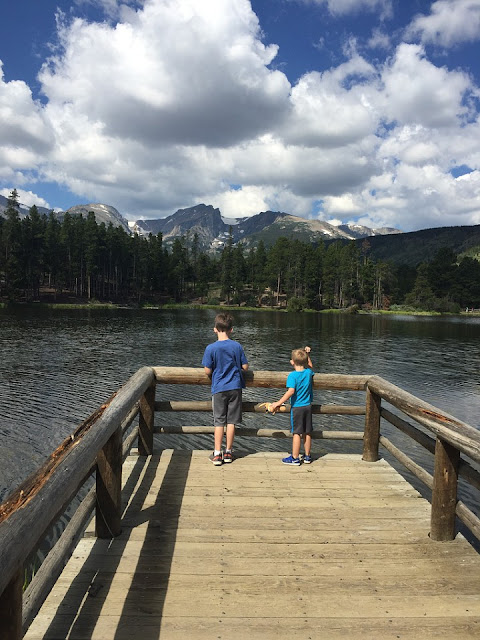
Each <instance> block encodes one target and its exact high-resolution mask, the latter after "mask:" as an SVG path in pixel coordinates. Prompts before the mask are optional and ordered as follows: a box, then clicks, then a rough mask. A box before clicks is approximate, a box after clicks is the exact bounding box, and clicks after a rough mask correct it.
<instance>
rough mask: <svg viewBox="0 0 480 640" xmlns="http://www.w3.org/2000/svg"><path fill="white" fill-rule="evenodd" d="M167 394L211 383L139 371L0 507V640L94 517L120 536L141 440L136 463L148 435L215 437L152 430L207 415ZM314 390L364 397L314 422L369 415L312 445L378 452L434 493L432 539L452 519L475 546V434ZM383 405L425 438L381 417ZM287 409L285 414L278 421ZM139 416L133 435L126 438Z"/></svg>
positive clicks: (379, 392)
mask: <svg viewBox="0 0 480 640" xmlns="http://www.w3.org/2000/svg"><path fill="white" fill-rule="evenodd" d="M288 373H289V372H274V371H248V372H247V373H246V385H247V387H257V388H282V387H284V386H285V383H286V379H287V375H288ZM169 384H188V385H209V384H210V380H209V378H208V377H207V376H206V375H205V373H204V370H203V369H198V368H188V367H143V368H142V369H140V370H139V371H137V373H136V374H134V375H133V376H132V377H131V378H130V380H128V382H127V383H126V384H125V385H124V386H123V387H122V388H121V389H120V390H119V391H118V392H117V393H116V394H115V395H114V396H112V398H111V399H110V400H109V401H108V402H107V403H106V404H105V405H103V406H102V407H101V408H100V409H99V410H98V411H97V412H95V413H94V414H92V416H90V418H88V419H87V420H86V421H85V422H84V423H82V425H80V427H79V428H78V429H77V430H76V431H75V433H74V434H72V436H71V437H70V438H68V439H67V440H66V441H65V442H64V443H62V445H61V446H60V447H59V448H58V449H57V450H56V451H55V452H54V453H53V454H52V456H50V458H49V459H48V461H47V463H46V464H45V465H43V466H42V468H41V469H39V471H38V472H37V473H35V474H34V475H33V476H32V477H31V478H29V480H28V481H27V482H25V483H23V484H22V486H21V487H19V489H18V490H16V491H15V492H14V493H13V494H12V495H11V496H9V498H8V499H7V500H6V501H5V502H4V503H3V504H2V505H0V640H7V639H8V640H19V639H20V638H21V637H22V633H24V632H25V630H26V629H27V628H28V626H29V624H30V623H31V621H32V620H33V618H34V617H35V615H36V613H37V612H38V610H39V608H40V606H41V604H42V602H43V601H44V599H45V598H46V596H47V595H48V592H49V590H50V589H51V587H52V586H53V584H54V582H55V581H56V579H57V577H58V576H59V575H60V572H61V570H62V568H63V566H64V565H65V564H66V561H67V560H68V557H69V556H70V555H71V553H72V551H73V549H74V546H75V544H76V542H77V541H78V539H79V538H80V537H81V535H82V532H83V530H84V527H85V526H86V522H87V521H88V519H89V518H90V517H91V513H92V511H93V510H94V509H95V510H96V534H97V535H98V536H99V537H114V536H116V535H118V534H119V533H120V531H121V519H120V518H121V515H120V514H121V502H120V489H121V467H122V461H123V459H124V458H125V457H126V455H128V452H129V450H130V448H131V446H132V444H133V443H134V441H135V440H136V439H137V438H138V449H139V454H140V455H143V456H146V455H149V454H151V453H153V443H154V437H153V436H154V433H182V434H199V433H212V432H213V427H206V426H170V427H166V426H163V427H155V425H154V414H155V411H157V412H167V413H168V412H174V411H186V412H191V411H195V412H199V411H211V403H210V402H209V401H176V400H168V399H164V398H163V397H162V398H161V399H160V400H157V401H156V399H155V390H156V387H157V386H161V385H169ZM314 388H315V389H316V390H338V391H364V392H365V404H364V405H344V404H338V405H337V404H328V405H325V404H321V405H320V404H314V408H313V411H314V413H315V414H323V415H333V414H336V415H344V416H345V415H346V416H353V415H365V427H364V431H358V430H349V431H334V430H327V431H325V430H321V429H318V428H317V429H316V430H315V431H314V433H313V437H314V438H317V439H318V438H323V439H348V440H363V459H364V460H366V461H370V462H372V461H376V460H378V458H379V447H380V445H382V446H383V447H384V448H385V449H386V450H387V451H389V452H390V453H391V454H392V455H393V456H394V457H395V458H396V459H397V460H399V461H400V462H401V463H402V464H403V465H404V466H405V467H406V468H407V469H409V471H410V472H412V473H413V474H414V475H415V476H416V477H417V478H419V479H420V480H421V481H422V482H423V483H424V484H425V485H426V486H427V487H428V488H430V489H431V490H432V512H431V530H430V537H431V538H432V539H434V540H450V539H452V538H453V537H454V536H455V517H456V516H458V517H459V518H460V519H461V520H462V522H463V523H464V524H465V525H466V526H467V527H468V528H469V529H470V530H471V531H472V532H473V534H474V535H475V536H476V537H477V538H478V539H479V540H480V519H479V518H478V516H477V515H476V514H475V513H473V512H472V511H471V510H470V509H469V508H468V507H467V506H466V505H465V504H464V503H463V502H462V501H459V500H458V499H457V482H458V478H459V477H462V478H463V479H464V480H465V481H466V482H467V483H469V484H470V485H471V486H472V487H473V488H475V489H479V490H480V473H479V472H478V471H477V470H476V469H475V468H474V466H472V465H471V464H470V463H469V462H468V461H466V460H465V459H464V458H462V457H461V455H460V454H462V455H463V456H466V457H468V458H470V459H471V460H473V461H474V462H476V463H478V462H480V432H479V431H477V430H476V429H474V428H473V427H472V426H470V425H468V424H466V423H464V422H461V421H460V420H458V419H456V418H455V417H453V416H451V415H449V414H447V413H445V412H443V411H441V410H439V409H437V408H436V407H433V406H432V405H429V404H427V403H426V402H424V401H422V400H420V399H419V398H417V397H415V396H413V395H412V394H410V393H407V392H406V391H404V390H402V389H400V388H399V387H396V386H395V385H393V384H391V383H389V382H387V381H386V380H383V379H382V378H380V377H378V376H367V375H340V374H338V375H337V374H316V376H315V378H314ZM162 395H163V394H162ZM382 402H386V403H388V404H389V405H391V406H392V407H394V408H395V409H397V410H398V411H400V412H401V413H402V414H403V416H405V417H408V418H409V419H411V420H413V421H414V422H416V423H417V424H418V425H419V426H420V427H421V428H419V427H418V426H415V425H413V424H411V423H410V422H409V421H407V420H405V419H404V417H401V416H399V415H397V414H396V413H393V412H392V411H390V410H389V409H387V408H385V407H383V406H382ZM289 409H290V408H289V407H288V406H286V407H284V408H283V412H287V411H289ZM243 410H244V411H245V412H254V413H258V412H260V411H264V407H262V406H261V403H258V402H244V403H243ZM137 415H138V417H139V420H138V426H135V427H134V428H133V430H130V431H129V429H130V426H131V424H132V422H133V420H134V419H135V417H136V416H137ZM382 418H383V419H384V420H385V421H386V422H388V423H389V424H390V425H392V426H393V427H395V428H396V429H397V430H399V431H400V432H402V433H403V434H406V435H407V436H409V437H410V438H412V439H413V440H414V441H415V442H417V443H419V444H420V445H422V446H423V447H424V448H425V449H426V451H429V452H430V453H432V454H434V456H435V463H434V474H433V475H431V474H430V473H428V472H427V471H426V470H425V469H423V468H422V467H421V466H420V465H418V464H417V463H416V462H414V461H413V460H412V459H411V458H410V457H409V456H408V455H407V454H406V453H404V452H403V451H401V450H400V448H398V447H397V446H396V445H395V444H393V442H391V441H390V439H389V438H387V437H386V436H385V435H383V434H382V433H381V420H382ZM422 429H423V430H422ZM425 430H426V431H429V432H430V433H431V434H433V436H434V437H432V436H431V435H428V434H427V433H425ZM237 434H238V435H239V436H256V437H274V438H288V437H291V434H290V433H289V431H287V430H286V429H282V428H270V429H266V428H246V427H238V428H237ZM122 441H123V443H122ZM93 472H95V475H96V486H95V487H93V488H92V489H91V490H90V491H89V492H88V494H87V496H86V497H85V499H84V500H83V502H82V503H81V505H80V506H79V508H78V509H77V512H76V513H75V515H74V516H73V518H72V520H71V521H70V523H69V524H68V525H67V528H66V530H65V532H64V534H63V535H62V536H61V537H60V539H59V541H58V542H57V545H56V546H55V547H54V549H53V550H52V551H51V552H50V553H49V555H48V556H47V559H46V560H45V562H44V563H43V564H42V566H41V568H40V570H39V571H38V573H37V574H36V576H35V577H34V579H33V581H32V583H31V584H30V585H29V587H28V588H27V590H26V592H25V594H24V595H23V621H22V585H23V565H24V562H25V561H26V558H27V557H28V556H29V555H30V554H31V552H32V551H33V550H34V549H35V548H36V547H37V546H38V544H39V541H40V540H41V539H42V537H43V536H44V535H45V532H46V531H47V530H48V528H49V527H50V526H51V524H52V522H54V521H55V519H56V518H58V516H59V515H60V514H61V513H62V511H63V510H64V509H65V508H66V506H67V505H68V503H69V502H70V501H71V500H72V498H73V497H74V496H75V495H76V493H77V492H78V490H79V488H80V487H81V486H82V484H84V482H85V480H86V479H87V478H88V477H90V476H91V474H92V473H93ZM19 541H21V544H20V542H19Z"/></svg>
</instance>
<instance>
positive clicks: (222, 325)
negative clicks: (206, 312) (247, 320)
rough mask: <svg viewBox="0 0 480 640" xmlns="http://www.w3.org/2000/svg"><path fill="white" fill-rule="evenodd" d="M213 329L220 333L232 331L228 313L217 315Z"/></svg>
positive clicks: (231, 320) (230, 317) (230, 318)
mask: <svg viewBox="0 0 480 640" xmlns="http://www.w3.org/2000/svg"><path fill="white" fill-rule="evenodd" d="M215 329H216V330H217V331H220V332H221V333H229V332H230V331H231V330H232V329H233V318H232V316H231V315H230V314H229V313H217V315H216V316H215Z"/></svg>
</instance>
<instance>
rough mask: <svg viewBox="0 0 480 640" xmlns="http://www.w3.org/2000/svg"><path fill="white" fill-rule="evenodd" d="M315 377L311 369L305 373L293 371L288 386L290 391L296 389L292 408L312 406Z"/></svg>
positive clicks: (291, 402) (291, 403)
mask: <svg viewBox="0 0 480 640" xmlns="http://www.w3.org/2000/svg"><path fill="white" fill-rule="evenodd" d="M314 375H315V373H314V372H313V371H312V370H311V369H310V368H307V369H304V370H303V371H292V373H289V374H288V378H287V385H286V386H287V388H288V389H295V393H294V394H293V396H292V398H291V400H290V406H292V407H305V406H307V405H309V404H312V400H313V376H314Z"/></svg>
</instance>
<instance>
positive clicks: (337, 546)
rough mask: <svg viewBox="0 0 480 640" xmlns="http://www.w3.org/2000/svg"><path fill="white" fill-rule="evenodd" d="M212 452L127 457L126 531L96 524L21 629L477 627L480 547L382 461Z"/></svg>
mask: <svg viewBox="0 0 480 640" xmlns="http://www.w3.org/2000/svg"><path fill="white" fill-rule="evenodd" d="M287 446H288V444H287ZM208 454H209V452H206V451H192V452H189V451H178V450H176V451H171V450H168V451H163V452H162V453H160V454H158V455H153V456H151V457H149V458H147V462H146V464H145V458H144V459H143V460H142V459H140V458H139V457H137V456H135V455H131V456H129V457H128V458H127V460H126V461H125V463H124V469H123V476H124V479H123V482H124V491H123V495H124V496H125V498H124V499H125V500H126V499H128V500H129V502H128V504H125V505H124V507H125V509H124V515H123V521H122V528H123V531H122V533H121V535H120V536H118V537H117V538H115V539H113V540H101V539H97V538H95V537H94V535H93V528H92V526H91V527H90V529H89V530H87V532H86V535H85V537H84V538H83V539H82V540H81V541H80V544H79V545H78V547H77V548H76V550H75V552H74V554H73V556H72V558H71V559H70V561H69V563H68V564H67V566H66V568H65V570H64V572H63V574H62V575H61V577H60V579H59V580H58V581H57V583H56V585H55V587H54V588H53V590H52V591H51V593H50V595H49V596H48V598H47V600H46V601H45V603H44V605H43V607H42V609H41V610H40V612H39V614H38V616H37V617H36V618H35V620H34V622H33V623H32V625H31V627H30V628H29V630H28V631H27V633H26V635H25V638H26V639H28V640H40V639H43V640H66V639H67V638H68V639H71V640H80V639H81V640H87V639H88V640H133V639H136V638H138V639H141V640H157V639H161V640H177V639H178V640H180V639H181V640H184V639H185V638H186V637H187V638H191V639H192V640H213V639H222V640H235V639H242V640H243V639H248V640H252V639H256V638H262V639H267V640H268V639H269V638H295V639H302V640H308V639H312V640H316V639H318V638H322V639H324V640H337V639H342V640H345V639H348V640H356V639H358V638H361V639H363V640H380V639H381V640H389V639H397V638H401V639H402V640H418V639H422V640H427V639H429V638H432V639H433V638H435V639H436V640H437V639H439V638H444V639H446V640H447V639H448V640H453V639H455V640H461V639H463V638H471V639H473V638H479V637H480V556H479V554H478V553H477V552H476V551H475V550H474V549H473V548H472V547H471V546H470V544H469V543H468V542H467V541H466V540H465V539H464V538H463V537H462V536H460V535H459V536H457V537H456V539H455V540H453V541H450V542H434V541H432V540H430V538H429V537H428V534H429V531H430V526H431V522H430V511H431V505H430V503H429V502H428V501H426V500H425V499H424V498H422V497H421V496H420V494H419V493H418V492H417V491H416V490H415V489H413V488H412V486H411V485H410V484H408V483H407V482H406V481H405V480H404V479H403V478H402V476H401V475H400V474H398V473H397V472H396V471H395V470H394V469H393V468H392V467H391V466H390V465H389V464H388V463H386V462H385V461H384V460H379V461H378V462H365V461H362V460H361V457H360V456H355V455H346V454H345V455H343V454H328V455H325V456H323V457H320V458H318V459H315V460H314V462H313V464H311V465H303V466H301V467H288V466H286V465H282V464H281V463H280V458H281V455H282V454H278V453H258V454H255V455H246V456H245V457H239V458H238V459H236V460H235V461H234V462H233V464H231V465H224V466H223V467H219V468H217V467H213V466H212V465H211V464H210V463H209V461H208ZM286 454H287V452H285V454H284V455H286Z"/></svg>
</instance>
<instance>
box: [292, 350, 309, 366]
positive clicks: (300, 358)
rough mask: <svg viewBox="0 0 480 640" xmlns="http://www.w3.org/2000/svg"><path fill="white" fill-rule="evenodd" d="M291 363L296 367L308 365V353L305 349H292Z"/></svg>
mask: <svg viewBox="0 0 480 640" xmlns="http://www.w3.org/2000/svg"><path fill="white" fill-rule="evenodd" d="M291 362H292V364H294V365H295V366H297V367H307V366H308V355H307V352H306V351H305V349H294V350H293V351H292V360H291Z"/></svg>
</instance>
